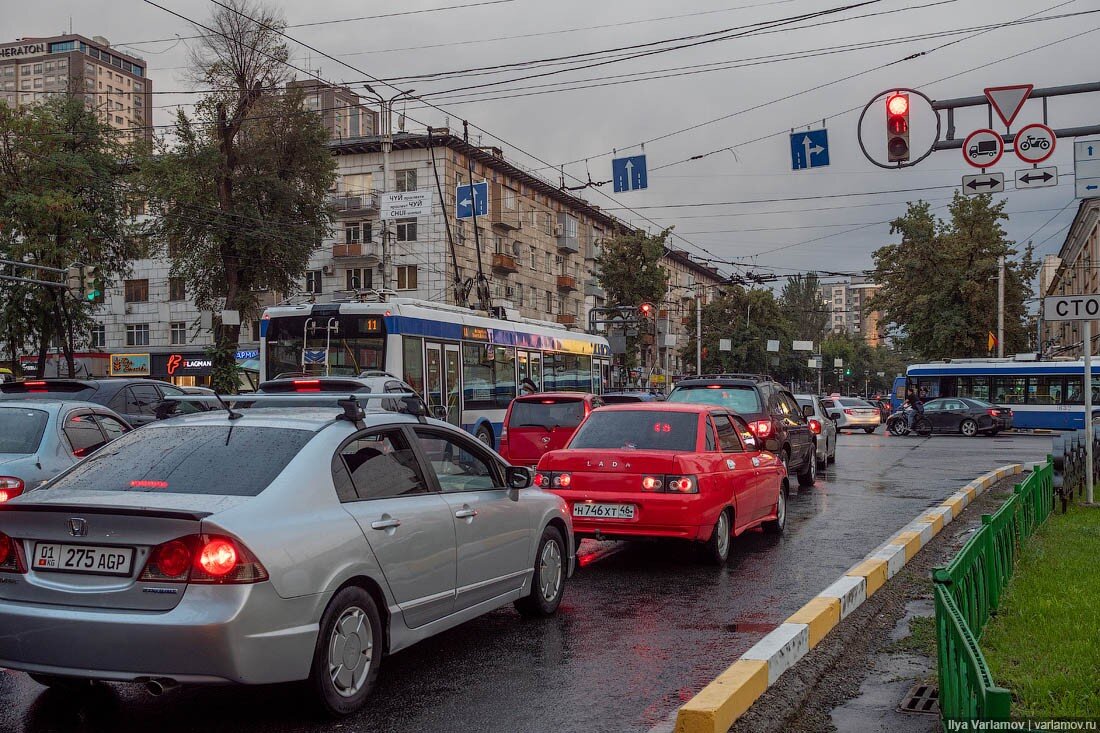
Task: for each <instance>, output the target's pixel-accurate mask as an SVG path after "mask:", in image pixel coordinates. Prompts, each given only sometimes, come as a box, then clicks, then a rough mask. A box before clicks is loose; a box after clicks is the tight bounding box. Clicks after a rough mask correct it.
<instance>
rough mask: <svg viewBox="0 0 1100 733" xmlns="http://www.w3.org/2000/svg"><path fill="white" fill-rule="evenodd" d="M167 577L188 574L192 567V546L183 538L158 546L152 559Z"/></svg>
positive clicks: (153, 563) (154, 564) (160, 571)
mask: <svg viewBox="0 0 1100 733" xmlns="http://www.w3.org/2000/svg"><path fill="white" fill-rule="evenodd" d="M151 563H152V565H153V566H155V568H156V570H157V571H158V572H159V573H160V574H161V575H162V576H164V578H165V579H169V578H180V577H181V576H186V575H187V570H188V569H189V568H190V567H191V548H190V547H188V546H187V543H185V542H183V541H182V540H172V541H171V542H166V543H164V544H163V545H160V546H159V547H157V549H156V551H155V552H154V553H153V557H152V560H151Z"/></svg>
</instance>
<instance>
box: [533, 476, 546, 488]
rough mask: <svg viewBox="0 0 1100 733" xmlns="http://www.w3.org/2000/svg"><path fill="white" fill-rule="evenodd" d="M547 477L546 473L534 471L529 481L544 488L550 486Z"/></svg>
mask: <svg viewBox="0 0 1100 733" xmlns="http://www.w3.org/2000/svg"><path fill="white" fill-rule="evenodd" d="M547 479H548V475H543V474H541V473H536V474H535V478H534V479H533V480H532V481H531V483H533V484H534V485H535V486H538V487H539V488H540V489H545V488H548V487H549V486H550V482H549V481H548V480H547Z"/></svg>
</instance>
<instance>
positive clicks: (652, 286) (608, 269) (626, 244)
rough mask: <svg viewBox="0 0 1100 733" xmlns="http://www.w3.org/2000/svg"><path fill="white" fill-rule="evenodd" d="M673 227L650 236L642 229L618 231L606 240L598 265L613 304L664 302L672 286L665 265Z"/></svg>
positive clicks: (610, 302) (601, 285) (603, 283)
mask: <svg viewBox="0 0 1100 733" xmlns="http://www.w3.org/2000/svg"><path fill="white" fill-rule="evenodd" d="M671 233H672V230H671V229H665V230H664V231H663V232H661V233H660V234H657V235H654V236H650V235H648V234H646V233H645V232H643V231H641V230H637V231H632V232H617V233H615V234H613V235H612V236H610V237H608V238H607V239H605V240H604V243H603V247H602V249H601V251H600V254H599V256H598V257H597V258H596V265H597V267H598V268H599V275H598V277H599V281H600V287H602V288H603V289H604V291H605V292H606V293H607V303H608V304H609V305H634V306H636V305H640V304H641V303H643V302H650V303H660V302H661V301H662V300H664V297H665V292H666V291H667V289H668V270H666V269H665V268H664V267H663V266H661V259H662V258H663V257H664V255H665V250H666V249H667V248H668V247H667V244H666V243H667V241H668V238H669V235H670V234H671Z"/></svg>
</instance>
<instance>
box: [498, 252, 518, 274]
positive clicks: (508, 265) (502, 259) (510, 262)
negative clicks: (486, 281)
mask: <svg viewBox="0 0 1100 733" xmlns="http://www.w3.org/2000/svg"><path fill="white" fill-rule="evenodd" d="M493 269H494V270H496V271H497V272H519V264H518V263H517V262H516V258H515V257H513V256H512V255H506V254H503V253H501V252H495V253H493Z"/></svg>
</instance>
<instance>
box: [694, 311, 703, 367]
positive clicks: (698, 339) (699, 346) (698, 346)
mask: <svg viewBox="0 0 1100 733" xmlns="http://www.w3.org/2000/svg"><path fill="white" fill-rule="evenodd" d="M695 373H696V374H697V375H698V374H702V373H703V291H701V290H696V291H695Z"/></svg>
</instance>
